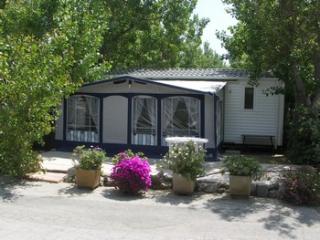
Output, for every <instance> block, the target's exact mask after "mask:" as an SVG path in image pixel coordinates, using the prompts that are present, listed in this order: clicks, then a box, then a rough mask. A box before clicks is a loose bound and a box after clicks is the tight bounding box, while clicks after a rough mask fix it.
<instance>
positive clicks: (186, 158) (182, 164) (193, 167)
mask: <svg viewBox="0 0 320 240" xmlns="http://www.w3.org/2000/svg"><path fill="white" fill-rule="evenodd" d="M205 155H206V154H205V150H204V149H203V147H201V146H197V145H196V144H194V143H193V142H192V141H190V142H188V143H186V144H174V145H172V146H171V147H170V149H169V152H168V153H167V154H166V155H165V157H164V158H163V159H162V160H161V161H160V163H159V167H160V168H162V169H169V170H171V171H173V172H174V173H178V174H181V175H182V176H184V177H185V178H188V179H191V180H195V179H196V178H197V177H198V176H200V175H201V174H203V172H204V168H203V164H204V161H205Z"/></svg>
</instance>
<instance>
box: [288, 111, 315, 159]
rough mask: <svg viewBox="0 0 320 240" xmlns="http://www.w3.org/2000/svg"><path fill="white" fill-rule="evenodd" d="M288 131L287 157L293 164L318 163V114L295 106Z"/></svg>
mask: <svg viewBox="0 0 320 240" xmlns="http://www.w3.org/2000/svg"><path fill="white" fill-rule="evenodd" d="M292 115H293V116H295V117H291V121H290V123H289V131H288V158H289V161H290V162H292V163H294V164H311V165H318V164H320V116H319V114H318V115H316V114H314V113H312V112H310V110H308V109H306V108H303V107H300V108H297V109H296V110H295V111H294V112H293V113H292Z"/></svg>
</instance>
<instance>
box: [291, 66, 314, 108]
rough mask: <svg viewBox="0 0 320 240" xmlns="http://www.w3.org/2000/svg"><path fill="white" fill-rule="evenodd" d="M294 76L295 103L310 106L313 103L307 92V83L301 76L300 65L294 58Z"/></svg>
mask: <svg viewBox="0 0 320 240" xmlns="http://www.w3.org/2000/svg"><path fill="white" fill-rule="evenodd" d="M291 69H292V77H293V80H294V82H295V88H294V90H295V94H294V95H295V103H296V105H303V106H305V107H309V106H310V105H311V101H310V98H309V97H308V95H307V93H306V88H305V84H304V82H303V79H302V78H301V76H300V71H299V66H298V64H297V63H296V61H295V60H294V61H293V63H292V67H291Z"/></svg>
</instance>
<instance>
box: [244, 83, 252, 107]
mask: <svg viewBox="0 0 320 240" xmlns="http://www.w3.org/2000/svg"><path fill="white" fill-rule="evenodd" d="M253 97H254V90H253V87H246V88H245V93H244V108H245V109H253Z"/></svg>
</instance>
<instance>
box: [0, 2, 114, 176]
mask: <svg viewBox="0 0 320 240" xmlns="http://www.w3.org/2000/svg"><path fill="white" fill-rule="evenodd" d="M102 4H103V1H98V0H97V1H90V2H89V1H85V0H81V1H76V0H70V1H67V2H64V1H48V0H34V1H7V2H6V4H5V7H4V9H2V10H0V113H1V114H0V138H1V139H4V141H0V153H1V154H0V174H8V175H14V176H23V175H24V174H26V173H28V172H30V171H33V169H37V168H38V167H39V161H38V160H37V159H38V158H37V157H36V156H37V154H36V153H34V152H33V150H32V146H33V144H34V143H35V142H41V141H42V137H43V136H44V135H46V134H48V133H50V132H51V131H52V126H53V125H54V124H53V123H54V121H55V119H56V118H57V116H58V115H59V112H58V109H59V105H60V104H61V101H62V99H63V98H64V97H66V96H68V95H69V94H71V93H73V92H74V91H75V90H76V89H77V87H78V86H80V84H81V83H82V82H83V81H85V80H88V79H91V80H94V79H96V78H98V77H99V76H100V75H101V72H104V71H105V69H106V67H107V66H108V65H107V64H106V63H105V62H103V61H101V60H102V59H101V57H100V54H99V49H100V46H101V44H102V39H103V38H102V32H103V31H104V29H105V28H106V24H105V21H103V16H105V13H104V12H103V11H102V10H101V5H102Z"/></svg>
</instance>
